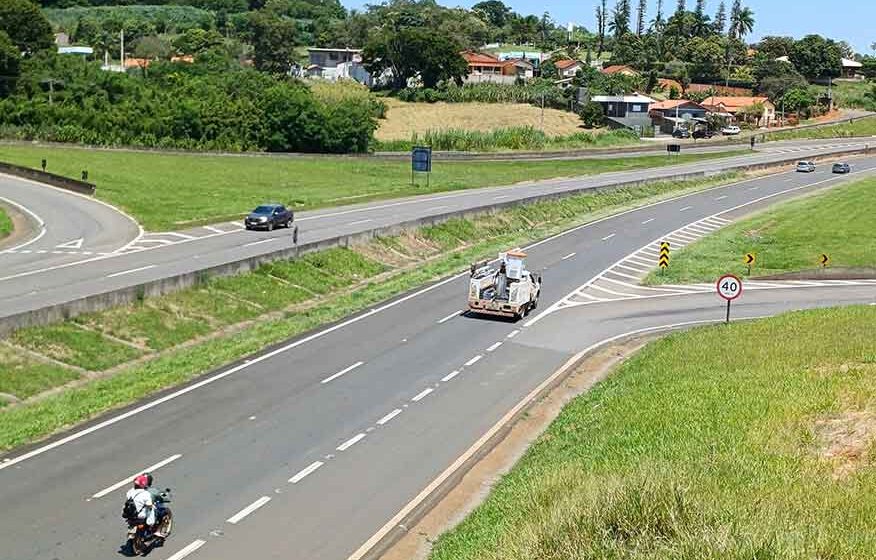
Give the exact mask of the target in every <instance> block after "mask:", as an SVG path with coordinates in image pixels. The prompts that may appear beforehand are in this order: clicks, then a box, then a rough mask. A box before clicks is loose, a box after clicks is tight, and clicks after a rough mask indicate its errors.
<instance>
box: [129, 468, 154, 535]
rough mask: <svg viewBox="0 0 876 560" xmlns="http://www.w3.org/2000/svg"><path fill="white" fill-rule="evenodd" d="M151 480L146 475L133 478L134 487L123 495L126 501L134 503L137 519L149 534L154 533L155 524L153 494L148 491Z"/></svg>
mask: <svg viewBox="0 0 876 560" xmlns="http://www.w3.org/2000/svg"><path fill="white" fill-rule="evenodd" d="M151 478H152V477H151V476H149V475H146V474H140V475H137V476H136V477H134V487H133V488H131V489H130V490H128V493H127V494H126V495H125V499H126V500H132V501H133V502H134V509H135V510H136V512H137V518H138V519H140V520H142V521H144V522H145V523H146V525H147V526H148V527H149V530H150V532H152V531H154V529H155V522H156V518H155V499H154V497H153V493H152V492H150V491H149V486H150V482H151V480H150V479H151Z"/></svg>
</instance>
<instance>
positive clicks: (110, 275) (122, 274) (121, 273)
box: [106, 264, 158, 278]
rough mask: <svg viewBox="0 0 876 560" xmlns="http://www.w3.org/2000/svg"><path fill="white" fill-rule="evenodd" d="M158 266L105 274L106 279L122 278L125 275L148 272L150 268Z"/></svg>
mask: <svg viewBox="0 0 876 560" xmlns="http://www.w3.org/2000/svg"><path fill="white" fill-rule="evenodd" d="M156 266H158V265H157V264H150V265H148V266H141V267H140V268H132V269H130V270H123V271H121V272H114V273H113V274H107V275H106V277H107V278H115V277H116V276H124V275H126V274H134V273H135V272H143V271H144V270H149V269H150V268H155V267H156Z"/></svg>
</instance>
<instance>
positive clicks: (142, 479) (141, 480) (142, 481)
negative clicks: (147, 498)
mask: <svg viewBox="0 0 876 560" xmlns="http://www.w3.org/2000/svg"><path fill="white" fill-rule="evenodd" d="M148 486H149V477H148V476H146V475H145V474H140V475H137V476H135V477H134V488H147V487H148Z"/></svg>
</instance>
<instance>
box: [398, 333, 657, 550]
mask: <svg viewBox="0 0 876 560" xmlns="http://www.w3.org/2000/svg"><path fill="white" fill-rule="evenodd" d="M654 338H655V337H654V336H651V337H643V338H637V339H633V340H629V341H626V342H621V343H618V344H615V345H612V346H607V347H605V348H602V349H601V350H599V351H597V352H596V353H594V354H592V355H591V356H590V357H588V358H587V359H586V360H585V361H584V362H582V363H581V364H580V365H579V366H578V367H577V368H576V369H575V371H574V372H572V373H571V374H570V375H569V376H568V377H567V378H566V380H565V381H563V382H562V383H561V384H560V385H559V386H557V388H555V389H554V390H553V391H551V392H550V393H548V395H547V396H545V397H544V398H543V399H541V400H540V401H538V402H537V403H535V404H534V405H532V406H531V407H530V408H529V409H528V410H527V413H526V415H525V416H524V417H523V418H521V419H520V420H519V421H517V422H516V423H515V425H514V426H513V427H512V428H511V431H510V432H509V434H508V436H507V437H505V439H503V440H502V441H501V442H500V443H499V444H498V445H497V446H496V447H495V448H494V449H493V450H492V451H490V452H489V453H488V454H487V455H486V456H485V457H484V458H483V459H481V460H480V461H479V462H478V463H477V464H476V465H475V466H474V467H472V469H471V470H469V471H468V472H467V473H466V474H465V475H464V476H463V478H462V480H461V481H460V482H459V484H458V485H457V486H456V487H455V488H453V489H452V490H451V491H450V492H449V493H448V494H447V496H445V497H444V498H443V499H442V500H441V501H440V502H438V503H437V504H436V505H435V507H433V508H432V510H431V511H430V512H429V513H428V514H426V516H425V517H424V518H423V519H421V520H420V521H419V522H418V523H417V524H416V525H414V526H413V527H407V528H406V531H407V533H406V534H405V536H404V537H402V538H401V539H400V540H399V541H398V542H397V543H396V544H395V545H394V546H393V547H392V548H390V549H389V550H388V551H387V552H386V553H385V554H384V555H383V556H381V560H421V559H424V558H426V557H427V556H428V555H429V552H430V551H431V549H432V545H433V543H434V542H435V540H436V539H437V538H438V536H439V535H441V533H443V532H445V531H447V530H449V529H451V528H453V527H454V526H455V525H457V524H458V523H459V522H460V521H462V520H463V519H464V518H465V517H466V516H467V515H468V514H469V513H471V511H472V510H474V508H475V507H477V506H478V505H479V504H480V503H481V502H483V501H484V499H486V497H487V495H488V494H489V493H490V490H491V489H492V488H493V486H494V485H495V484H496V483H497V482H498V481H499V479H501V477H502V476H503V475H504V474H505V473H507V472H508V471H509V470H510V469H511V467H513V466H514V464H515V463H516V462H517V461H518V460H519V459H520V458H521V457H522V456H523V454H524V453H525V452H526V450H527V449H528V448H529V446H530V444H532V443H533V442H534V441H535V439H536V438H537V437H539V436H540V435H541V434H542V433H543V432H544V431H545V430H546V429H547V428H548V426H549V425H550V423H551V422H553V420H554V419H555V418H556V417H557V416H558V415H559V414H560V411H562V409H563V407H564V406H565V405H566V404H567V403H568V402H569V401H571V400H572V399H573V398H575V397H577V396H578V395H580V394H582V393H584V392H586V391H587V390H589V389H590V388H591V387H593V386H594V385H595V384H596V383H598V382H599V381H601V380H603V379H604V378H605V377H606V376H607V375H608V374H609V373H610V372H611V371H612V369H614V367H615V366H617V365H618V364H619V363H621V362H623V361H624V360H626V359H627V358H629V357H630V356H631V355H632V354H634V353H635V352H636V351H638V350H639V349H640V348H642V347H643V346H644V345H646V344H647V343H648V342H650V341H651V340H653V339H654Z"/></svg>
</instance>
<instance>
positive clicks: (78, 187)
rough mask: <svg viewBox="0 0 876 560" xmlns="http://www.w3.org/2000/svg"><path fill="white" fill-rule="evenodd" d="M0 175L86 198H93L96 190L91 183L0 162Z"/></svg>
mask: <svg viewBox="0 0 876 560" xmlns="http://www.w3.org/2000/svg"><path fill="white" fill-rule="evenodd" d="M0 173H5V174H7V175H14V176H16V177H22V178H24V179H31V180H33V181H37V182H40V183H45V184H46V185H52V186H53V187H57V188H59V189H64V190H68V191H73V192H76V193H79V194H85V195H88V196H94V191H95V189H96V188H97V187H96V186H95V185H94V184H93V183H86V182H85V181H77V180H76V179H70V178H69V177H64V176H62V175H55V174H54V173H47V172H45V171H39V170H37V169H31V168H29V167H22V166H20V165H13V164H11V163H5V162H2V161H0Z"/></svg>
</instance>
